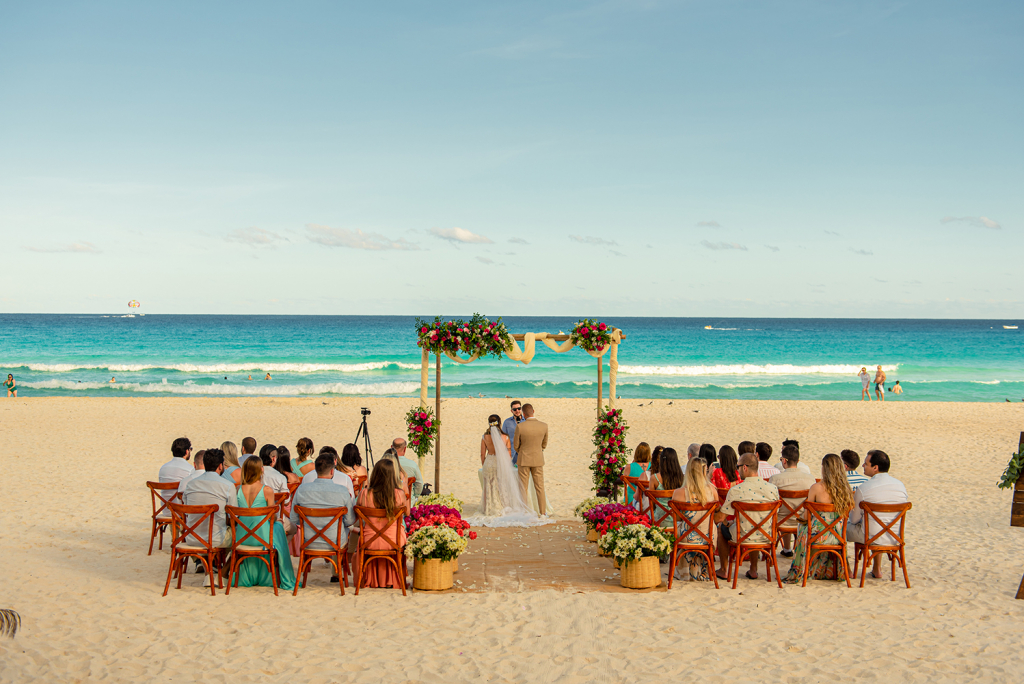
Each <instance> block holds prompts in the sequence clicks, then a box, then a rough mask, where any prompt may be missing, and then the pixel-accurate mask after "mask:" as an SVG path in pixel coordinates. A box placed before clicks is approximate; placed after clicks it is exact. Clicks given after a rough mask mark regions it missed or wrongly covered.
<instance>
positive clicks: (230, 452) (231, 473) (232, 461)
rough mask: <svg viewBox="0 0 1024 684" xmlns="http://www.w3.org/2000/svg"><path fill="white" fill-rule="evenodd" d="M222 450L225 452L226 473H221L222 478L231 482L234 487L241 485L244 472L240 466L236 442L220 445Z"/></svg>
mask: <svg viewBox="0 0 1024 684" xmlns="http://www.w3.org/2000/svg"><path fill="white" fill-rule="evenodd" d="M220 450H221V451H223V452H224V472H223V473H221V477H223V478H224V479H226V480H230V481H231V484H233V485H236V486H237V485H239V484H241V482H242V470H241V466H239V465H238V447H237V446H235V443H234V442H224V443H223V444H221V445H220Z"/></svg>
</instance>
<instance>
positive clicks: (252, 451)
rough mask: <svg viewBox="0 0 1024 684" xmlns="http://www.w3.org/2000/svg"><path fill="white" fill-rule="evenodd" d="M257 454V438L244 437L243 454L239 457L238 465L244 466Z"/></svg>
mask: <svg viewBox="0 0 1024 684" xmlns="http://www.w3.org/2000/svg"><path fill="white" fill-rule="evenodd" d="M255 455H256V440H255V439H253V438H252V437H245V438H243V439H242V455H241V456H239V457H238V465H239V466H244V465H245V462H246V461H247V460H249V459H250V458H251V457H253V456H255Z"/></svg>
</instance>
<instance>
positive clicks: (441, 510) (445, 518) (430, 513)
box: [405, 504, 476, 539]
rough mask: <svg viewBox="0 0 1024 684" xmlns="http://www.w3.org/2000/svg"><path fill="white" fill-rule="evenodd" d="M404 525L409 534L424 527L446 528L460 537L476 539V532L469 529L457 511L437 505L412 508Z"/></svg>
mask: <svg viewBox="0 0 1024 684" xmlns="http://www.w3.org/2000/svg"><path fill="white" fill-rule="evenodd" d="M405 525H406V529H408V531H409V534H412V533H413V532H416V531H417V530H420V529H422V528H424V527H438V526H446V527H450V528H452V529H453V530H455V533H456V534H458V535H459V536H460V537H468V538H469V539H476V532H473V531H471V530H470V529H469V523H468V522H466V521H465V520H463V519H462V515H461V514H460V513H459V511H457V510H455V509H454V508H449V507H447V506H441V505H438V504H428V505H426V506H424V505H422V504H420V505H419V506H413V507H412V510H410V511H409V515H408V516H406V518H405Z"/></svg>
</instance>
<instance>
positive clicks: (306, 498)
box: [291, 453, 356, 582]
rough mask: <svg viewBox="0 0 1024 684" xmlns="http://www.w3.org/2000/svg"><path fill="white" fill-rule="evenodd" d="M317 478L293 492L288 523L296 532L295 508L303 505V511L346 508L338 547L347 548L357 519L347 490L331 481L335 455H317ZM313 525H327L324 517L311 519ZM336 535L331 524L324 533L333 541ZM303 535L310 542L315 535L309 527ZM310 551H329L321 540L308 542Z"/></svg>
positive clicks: (296, 516) (297, 523) (334, 528)
mask: <svg viewBox="0 0 1024 684" xmlns="http://www.w3.org/2000/svg"><path fill="white" fill-rule="evenodd" d="M314 466H315V467H316V479H315V480H313V481H312V482H307V483H304V484H302V485H301V486H300V487H299V488H298V489H297V490H296V491H295V498H294V499H292V513H291V523H292V526H293V527H294V528H295V529H298V525H299V514H298V513H297V512H296V510H295V507H296V506H303V507H306V508H341V507H345V508H347V509H348V512H347V513H346V514H345V515H344V517H342V519H341V547H342V548H345V547H346V546H347V545H348V531H349V528H351V527H352V524H353V523H354V522H355V520H356V509H355V504H356V502H355V500H354V499H353V498H352V495H351V494H349V491H348V490H347V489H345V488H344V487H343V486H341V485H339V484H335V483H334V480H333V479H332V478H333V477H334V455H333V454H330V453H326V454H321V455H320V456H317V458H316V462H315V463H314ZM312 521H313V523H315V524H316V525H319V526H322V525H323V524H324V523H326V522H327V518H312ZM337 533H338V528H337V525H332V526H331V527H329V528H327V531H326V532H325V534H326V535H327V538H328V539H330V540H332V541H333V540H334V539H335V538H336V535H337ZM303 534H304V535H305V537H304V539H311V538H312V537H313V536H314V532H313V531H312V529H311V528H309V527H306V528H305V529H304V530H303ZM309 548H311V549H321V550H324V551H329V550H330V546H328V544H327V542H325V541H323V540H322V539H317V540H316V541H314V542H312V543H310V545H309ZM331 581H332V582H337V581H338V577H337V575H335V576H334V577H331Z"/></svg>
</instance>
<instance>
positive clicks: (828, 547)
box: [801, 501, 851, 587]
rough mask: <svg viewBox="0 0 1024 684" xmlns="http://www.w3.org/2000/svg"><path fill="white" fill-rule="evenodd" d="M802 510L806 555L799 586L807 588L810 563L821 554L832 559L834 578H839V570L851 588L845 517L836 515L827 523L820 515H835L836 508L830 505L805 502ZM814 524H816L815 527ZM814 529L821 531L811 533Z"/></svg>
mask: <svg viewBox="0 0 1024 684" xmlns="http://www.w3.org/2000/svg"><path fill="white" fill-rule="evenodd" d="M803 508H804V510H805V511H807V553H805V554H804V573H803V584H802V585H801V586H804V587H806V586H807V575H808V574H809V572H810V569H811V563H812V562H813V561H814V558H815V557H816V556H819V555H821V554H823V553H824V554H828V555H829V556H831V557H832V563H833V564H834V566H835V569H836V577H838V576H839V570H840V568H841V569H842V571H843V578H844V579H845V580H846V586H848V587H849V586H851V584H850V568H849V566H848V565H847V564H846V519H847V516H845V515H838V516H836V518H835V519H834V520H833V521H832V522H828V521H827V520H825V516H823V515H822V513H835V510H836V507H835V506H833V505H832V504H825V503H815V502H814V501H805V502H804V504H803ZM815 523H818V524H817V525H815ZM815 527H820V528H821V529H820V530H819V531H818V532H813V530H814V529H815ZM837 540H838V541H837Z"/></svg>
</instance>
